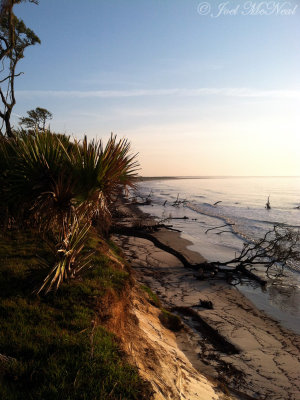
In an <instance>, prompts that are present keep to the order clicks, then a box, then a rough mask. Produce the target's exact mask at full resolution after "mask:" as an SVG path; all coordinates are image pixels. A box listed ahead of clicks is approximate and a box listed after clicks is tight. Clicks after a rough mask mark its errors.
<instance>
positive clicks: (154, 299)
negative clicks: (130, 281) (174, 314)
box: [141, 285, 161, 308]
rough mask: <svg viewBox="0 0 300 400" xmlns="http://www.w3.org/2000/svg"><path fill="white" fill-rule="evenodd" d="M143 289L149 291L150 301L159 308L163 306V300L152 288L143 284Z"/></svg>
mask: <svg viewBox="0 0 300 400" xmlns="http://www.w3.org/2000/svg"><path fill="white" fill-rule="evenodd" d="M141 289H142V290H143V291H144V292H146V293H147V295H148V299H149V301H150V303H151V304H152V305H153V306H155V307H157V308H161V302H160V300H159V298H158V297H157V295H156V294H155V293H153V292H152V290H151V289H150V288H149V287H148V286H146V285H141Z"/></svg>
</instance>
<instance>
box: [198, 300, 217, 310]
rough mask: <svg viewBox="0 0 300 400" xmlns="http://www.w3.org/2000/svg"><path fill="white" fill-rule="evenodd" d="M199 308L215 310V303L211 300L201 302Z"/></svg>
mask: <svg viewBox="0 0 300 400" xmlns="http://www.w3.org/2000/svg"><path fill="white" fill-rule="evenodd" d="M199 306H200V307H203V308H207V309H208V310H213V308H214V306H213V303H212V302H211V301H209V300H201V299H200V300H199Z"/></svg>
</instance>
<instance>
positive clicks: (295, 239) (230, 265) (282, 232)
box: [201, 225, 300, 283]
mask: <svg viewBox="0 0 300 400" xmlns="http://www.w3.org/2000/svg"><path fill="white" fill-rule="evenodd" d="M293 265H300V230H296V229H292V228H289V227H286V226H282V225H275V226H274V227H273V229H271V230H269V231H268V232H267V233H266V234H265V235H264V236H263V237H262V238H261V239H259V240H257V241H255V242H248V243H245V244H244V247H243V249H242V251H241V253H240V254H239V255H238V256H236V257H234V258H233V259H231V260H229V261H226V262H220V261H216V262H210V263H203V264H202V265H201V267H202V268H203V269H204V270H212V269H217V271H218V272H226V273H233V274H234V275H237V274H240V275H246V276H247V277H249V278H253V279H255V280H257V281H259V282H260V283H264V282H265V281H264V280H263V279H261V278H259V277H257V276H256V275H254V274H253V272H252V271H251V270H252V269H253V268H254V267H255V266H261V267H263V268H264V270H265V272H266V274H267V275H268V273H269V271H270V269H271V268H276V275H277V276H279V275H281V274H282V273H283V270H284V269H285V268H288V267H291V266H293Z"/></svg>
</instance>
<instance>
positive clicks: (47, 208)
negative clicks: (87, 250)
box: [0, 131, 138, 291]
mask: <svg viewBox="0 0 300 400" xmlns="http://www.w3.org/2000/svg"><path fill="white" fill-rule="evenodd" d="M0 157H1V161H0V168H1V177H2V178H1V181H0V183H1V188H0V208H1V210H2V213H4V208H5V212H6V213H7V214H8V216H9V217H10V219H11V220H13V221H14V222H15V223H16V224H17V225H19V226H23V225H25V224H26V225H27V226H30V227H31V228H36V229H39V230H40V231H41V232H42V233H45V234H47V233H48V232H52V233H53V234H54V236H55V237H56V243H55V248H56V249H57V254H58V255H59V261H58V262H57V263H56V264H55V266H54V267H53V268H52V270H51V271H50V273H49V275H48V276H47V277H46V279H45V282H44V284H43V285H42V287H41V290H46V291H48V290H50V289H51V288H52V287H53V288H58V286H59V285H60V283H61V282H62V281H64V280H66V279H69V278H70V277H73V276H75V274H76V273H78V271H79V270H80V269H81V267H78V265H79V264H80V263H81V261H80V263H79V264H78V262H79V260H81V258H80V257H81V256H80V253H81V251H82V249H83V243H84V240H85V239H86V237H87V233H88V230H89V227H90V226H91V223H92V220H94V219H96V220H98V221H100V222H101V225H102V228H107V226H108V224H109V217H110V212H109V207H110V203H111V201H112V199H113V198H114V196H115V195H116V194H117V193H118V190H119V189H120V188H124V187H126V186H133V185H134V182H135V178H136V171H137V167H138V163H137V161H136V155H131V153H130V144H129V142H128V141H127V140H126V139H121V140H117V138H116V136H111V138H110V139H109V141H108V143H107V144H106V146H105V147H104V146H103V144H102V142H101V140H99V141H96V140H92V141H91V142H88V140H87V138H86V137H85V138H84V139H83V141H82V142H80V141H75V142H74V143H73V142H71V141H70V138H68V137H66V136H62V135H55V134H53V133H51V132H49V131H46V132H43V133H39V132H36V134H35V135H27V134H25V133H20V134H19V135H16V137H15V138H12V139H3V140H2V141H1V143H0ZM76 260H77V261H76ZM75 265H77V266H75Z"/></svg>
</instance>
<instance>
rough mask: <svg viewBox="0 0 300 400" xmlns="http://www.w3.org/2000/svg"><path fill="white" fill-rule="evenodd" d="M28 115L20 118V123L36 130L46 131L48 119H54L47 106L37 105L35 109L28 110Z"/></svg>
mask: <svg viewBox="0 0 300 400" xmlns="http://www.w3.org/2000/svg"><path fill="white" fill-rule="evenodd" d="M27 114H28V117H21V118H20V121H19V123H20V125H24V126H25V128H27V129H33V130H34V131H37V130H41V131H45V129H46V121H47V120H50V119H52V117H53V115H52V113H51V112H50V111H48V110H46V108H41V107H37V108H36V109H35V110H29V111H27Z"/></svg>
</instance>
